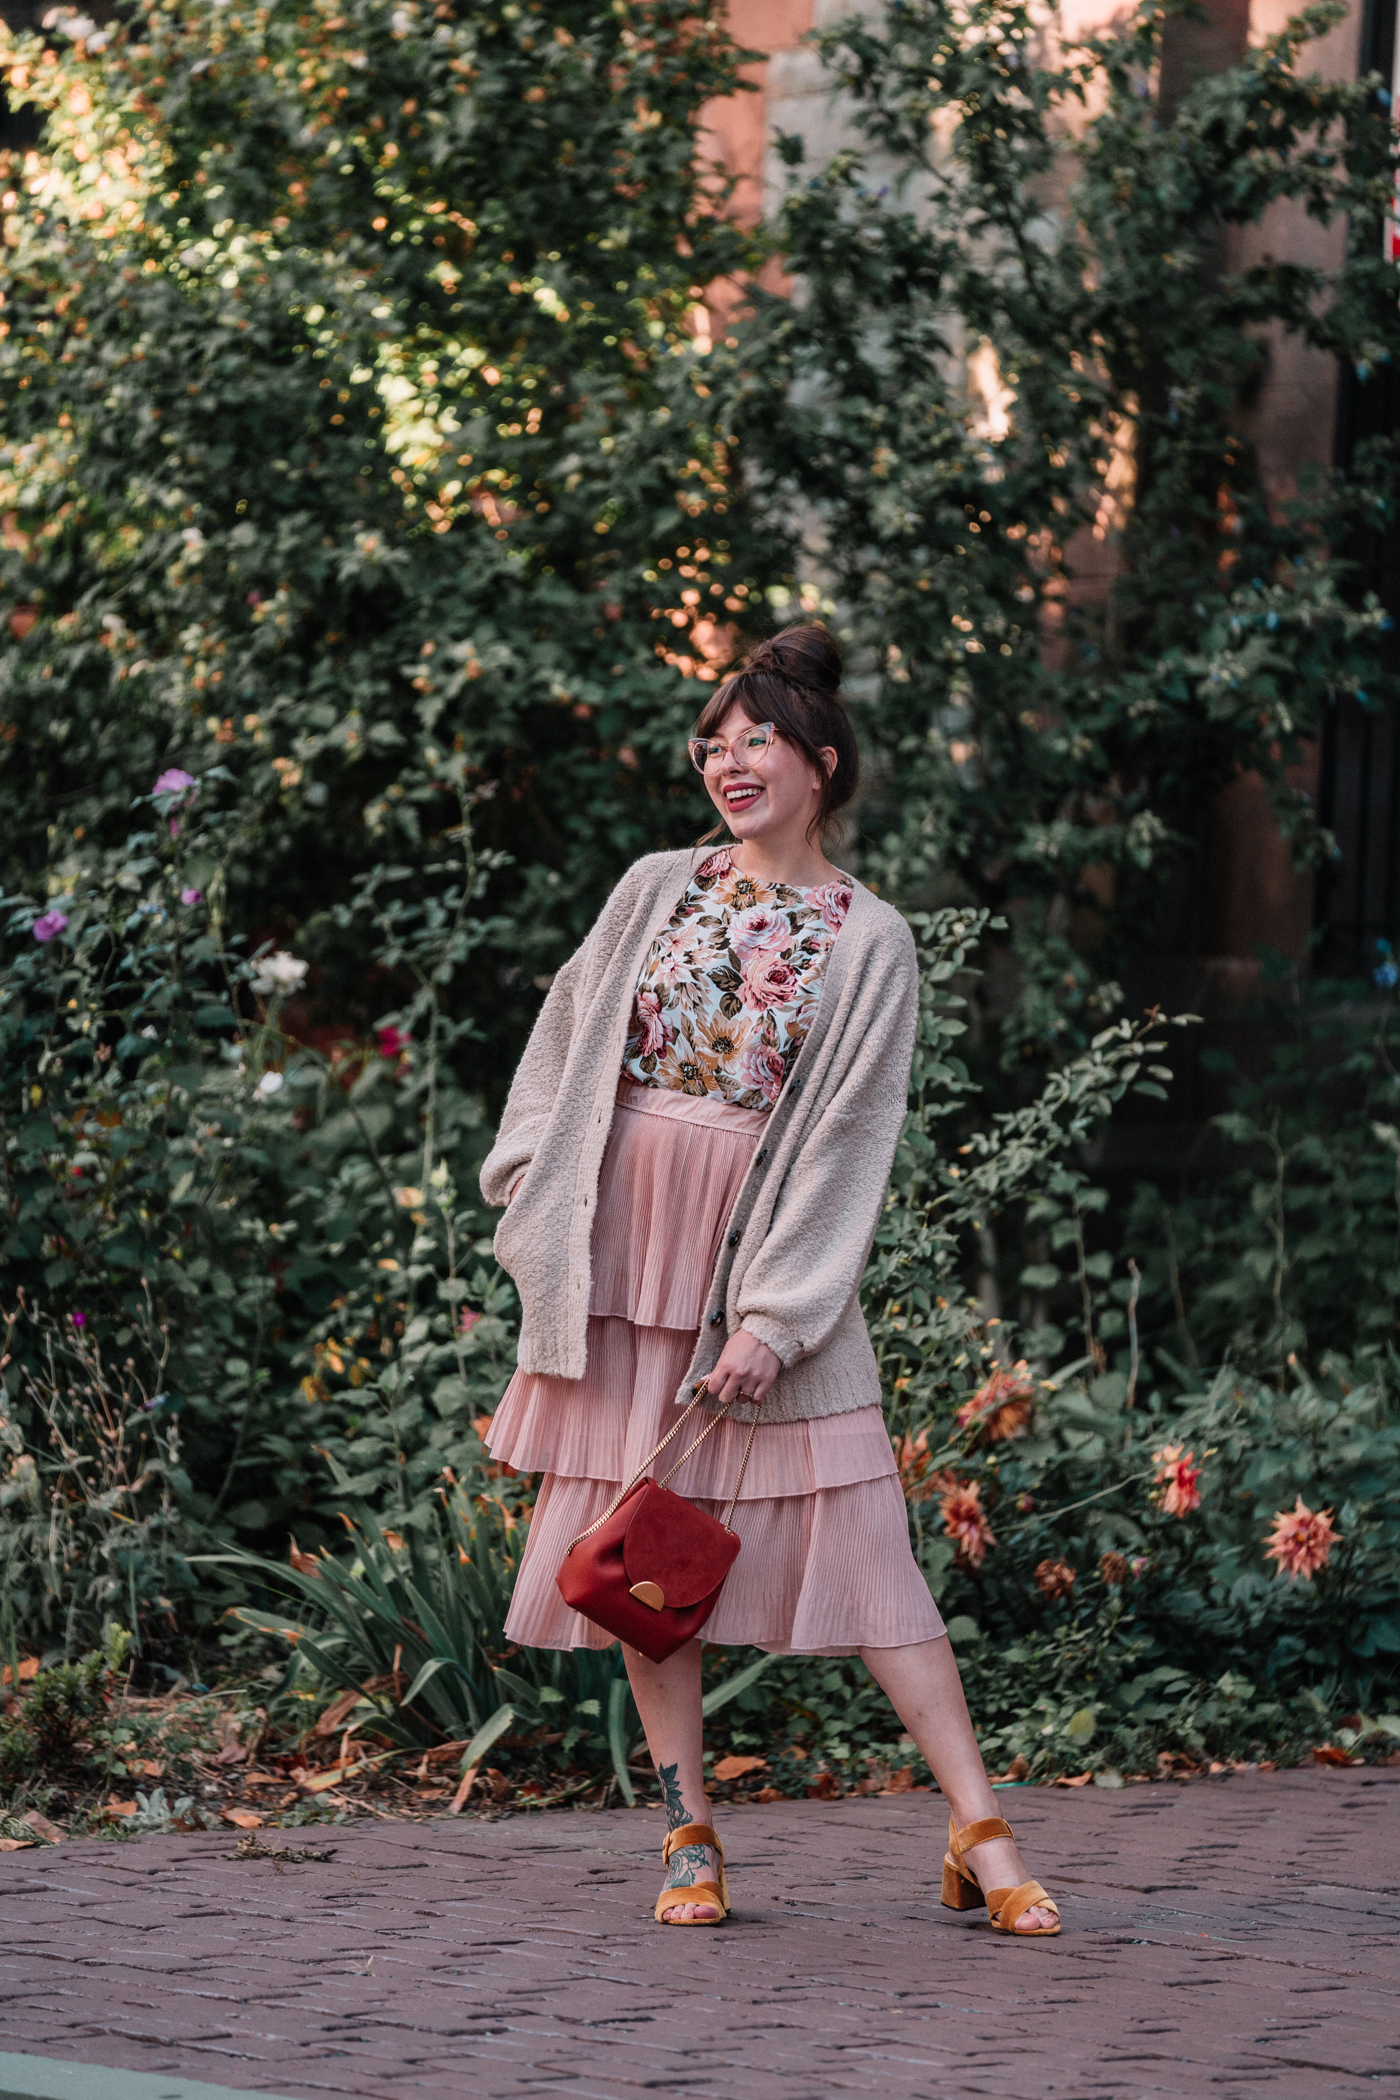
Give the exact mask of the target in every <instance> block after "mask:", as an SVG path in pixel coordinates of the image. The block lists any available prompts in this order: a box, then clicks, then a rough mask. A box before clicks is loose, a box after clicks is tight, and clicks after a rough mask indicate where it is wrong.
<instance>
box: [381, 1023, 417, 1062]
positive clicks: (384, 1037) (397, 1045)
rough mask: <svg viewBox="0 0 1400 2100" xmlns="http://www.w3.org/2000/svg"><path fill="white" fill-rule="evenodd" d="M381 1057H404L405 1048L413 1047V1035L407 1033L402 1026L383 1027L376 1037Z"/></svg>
mask: <svg viewBox="0 0 1400 2100" xmlns="http://www.w3.org/2000/svg"><path fill="white" fill-rule="evenodd" d="M376 1041H377V1042H378V1045H379V1055H380V1056H381V1057H388V1058H395V1057H402V1056H403V1054H404V1052H405V1050H411V1049H412V1048H413V1037H412V1036H411V1035H405V1034H404V1032H403V1030H402V1029H401V1028H390V1027H384V1028H381V1029H380V1030H379V1032H378V1035H377V1037H376Z"/></svg>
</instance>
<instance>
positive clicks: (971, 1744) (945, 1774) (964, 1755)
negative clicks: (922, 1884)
mask: <svg viewBox="0 0 1400 2100" xmlns="http://www.w3.org/2000/svg"><path fill="white" fill-rule="evenodd" d="M860 1653H861V1660H862V1661H863V1662H864V1664H865V1667H866V1669H867V1670H869V1672H870V1674H871V1676H872V1677H873V1678H874V1679H875V1682H876V1683H877V1684H878V1685H879V1686H880V1688H881V1690H882V1691H883V1692H884V1693H885V1695H886V1697H887V1698H888V1699H889V1702H890V1704H891V1706H893V1708H894V1710H895V1712H896V1713H897V1714H898V1715H899V1718H900V1720H901V1721H902V1722H903V1723H904V1725H905V1727H906V1728H907V1729H908V1731H909V1733H910V1735H912V1736H913V1738H914V1741H915V1742H916V1743H917V1744H918V1746H919V1749H920V1751H921V1752H922V1754H923V1757H924V1759H925V1761H926V1763H927V1765H928V1768H929V1770H930V1771H931V1772H932V1774H933V1776H934V1778H935V1779H936V1780H937V1781H938V1784H939V1786H940V1787H941V1788H942V1790H943V1793H944V1796H945V1798H946V1800H947V1803H948V1807H949V1809H950V1811H951V1812H952V1816H953V1820H954V1822H955V1823H956V1824H957V1826H958V1828H959V1829H960V1830H961V1829H962V1827H963V1826H964V1824H966V1823H977V1822H980V1821H981V1819H982V1818H983V1816H999V1815H1000V1814H1001V1810H1000V1808H999V1807H998V1806H997V1797H996V1795H995V1794H994V1793H993V1792H992V1789H991V1788H990V1786H988V1784H987V1773H986V1768H985V1766H984V1765H983V1763H982V1753H981V1751H980V1750H979V1749H978V1747H977V1738H976V1736H975V1735H974V1734H973V1732H972V1722H971V1719H970V1718H969V1716H968V1711H967V1701H966V1699H965V1698H964V1697H963V1688H962V1679H961V1678H960V1677H959V1675H958V1666H957V1663H956V1662H955V1661H954V1659H953V1646H952V1643H951V1641H949V1640H948V1639H947V1638H946V1637H944V1638H942V1639H940V1640H936V1641H920V1642H918V1643H917V1644H916V1645H914V1646H912V1647H908V1648H862V1649H861V1651H860ZM638 1703H639V1704H640V1701H639V1702H638ZM964 1857H965V1858H966V1860H967V1863H968V1865H969V1866H970V1867H971V1868H972V1870H973V1872H974V1873H975V1874H976V1876H977V1879H978V1881H979V1882H980V1883H981V1885H982V1887H983V1888H984V1889H1006V1888H1017V1887H1019V1885H1020V1884H1021V1883H1022V1882H1023V1881H1028V1880H1029V1879H1030V1876H1029V1875H1028V1874H1027V1872H1026V1868H1025V1863H1024V1862H1023V1860H1022V1858H1021V1855H1020V1853H1019V1851H1018V1850H1017V1849H1016V1846H1015V1845H1014V1844H1013V1843H1012V1841H1011V1840H1010V1838H992V1839H990V1840H989V1841H988V1843H986V1844H985V1845H973V1846H971V1847H969V1849H968V1851H967V1852H966V1853H965V1855H964ZM1054 1922H1055V1919H1054V1914H1053V1913H1052V1912H1050V1911H1048V1910H1044V1909H1042V1908H1041V1906H1040V1905H1039V1904H1036V1905H1035V1906H1034V1908H1032V1909H1031V1910H1028V1911H1026V1912H1025V1913H1024V1914H1023V1915H1022V1916H1021V1917H1020V1918H1018V1919H1017V1921H1016V1930H1017V1931H1018V1932H1034V1931H1035V1930H1036V1929H1037V1927H1048V1926H1051V1925H1053V1924H1054Z"/></svg>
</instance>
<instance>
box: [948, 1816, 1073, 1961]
mask: <svg viewBox="0 0 1400 2100" xmlns="http://www.w3.org/2000/svg"><path fill="white" fill-rule="evenodd" d="M1015 1835H1016V1833H1015V1831H1014V1830H1013V1829H1012V1828H1011V1825H1010V1824H1009V1823H1005V1822H1003V1821H1002V1819H1001V1817H1000V1816H984V1817H983V1818H982V1820H981V1822H980V1823H969V1824H968V1825H967V1827H966V1828H965V1829H963V1830H959V1829H958V1827H957V1825H956V1824H955V1823H954V1821H953V1819H952V1817H951V1816H950V1817H949V1818H948V1850H947V1853H946V1854H945V1856H944V1860H943V1901H944V1903H945V1904H946V1905H947V1907H948V1909H949V1910H980V1909H981V1907H982V1905H983V1904H984V1903H985V1904H986V1906H987V1911H988V1915H989V1916H990V1918H991V1921H992V1930H993V1932H1009V1933H1011V1934H1012V1936H1013V1937H1014V1938H1016V1939H1018V1940H1053V1939H1054V1937H1055V1935H1056V1933H1058V1931H1059V1929H1060V1906H1059V1905H1058V1903H1056V1902H1055V1900H1054V1898H1053V1896H1048V1895H1047V1894H1046V1893H1045V1890H1044V1889H1043V1888H1042V1887H1041V1885H1040V1883H1039V1882H1038V1881H1023V1882H1022V1883H1021V1885H1020V1887H1019V1888H1014V1889H988V1890H987V1891H986V1892H985V1894H984V1893H983V1890H982V1887H981V1885H980V1883H979V1882H978V1879H977V1876H976V1875H975V1874H974V1873H973V1871H972V1869H971V1867H970V1866H968V1864H967V1862H966V1860H965V1859H964V1858H963V1853H964V1851H968V1852H970V1851H971V1850H972V1849H973V1847H974V1846H975V1845H985V1844H986V1843H987V1842H988V1840H989V1839H991V1838H1012V1839H1014V1838H1015ZM1037 1906H1039V1907H1040V1908H1042V1909H1044V1910H1052V1911H1054V1913H1055V1922H1054V1924H1053V1925H1037V1926H1036V1927H1035V1928H1034V1929H1033V1930H1032V1931H1030V1932H1017V1930H1016V1920H1017V1919H1018V1918H1021V1917H1024V1915H1025V1913H1026V1912H1027V1911H1028V1910H1033V1909H1035V1908H1036V1907H1037Z"/></svg>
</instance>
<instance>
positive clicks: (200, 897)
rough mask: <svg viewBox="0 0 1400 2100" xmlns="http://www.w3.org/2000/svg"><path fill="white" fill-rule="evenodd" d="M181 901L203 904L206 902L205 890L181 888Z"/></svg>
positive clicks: (183, 902)
mask: <svg viewBox="0 0 1400 2100" xmlns="http://www.w3.org/2000/svg"><path fill="white" fill-rule="evenodd" d="M180 902H181V903H182V904H202V903H203V902H204V892H203V890H181V892H180Z"/></svg>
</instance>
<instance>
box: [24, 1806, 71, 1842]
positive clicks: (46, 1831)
mask: <svg viewBox="0 0 1400 2100" xmlns="http://www.w3.org/2000/svg"><path fill="white" fill-rule="evenodd" d="M20 1821H21V1822H23V1823H27V1824H28V1826H29V1828H30V1829H31V1830H32V1831H33V1832H34V1835H35V1837H41V1838H47V1839H48V1841H49V1843H50V1844H51V1845H61V1844H62V1843H63V1840H64V1838H65V1837H66V1836H67V1834H68V1833H67V1832H66V1831H65V1830H61V1829H60V1828H59V1826H58V1824H57V1823H51V1822H50V1821H49V1819H48V1817H47V1816H41V1815H40V1813H39V1811H38V1809H37V1808H30V1809H26V1810H25V1813H24V1815H23V1816H22V1817H21V1818H20Z"/></svg>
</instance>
